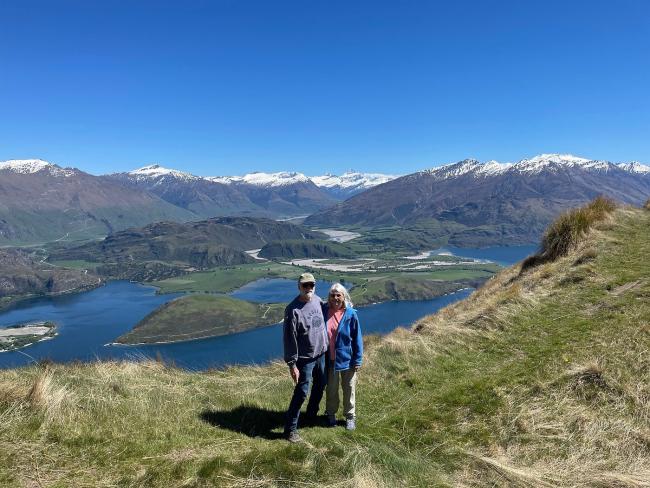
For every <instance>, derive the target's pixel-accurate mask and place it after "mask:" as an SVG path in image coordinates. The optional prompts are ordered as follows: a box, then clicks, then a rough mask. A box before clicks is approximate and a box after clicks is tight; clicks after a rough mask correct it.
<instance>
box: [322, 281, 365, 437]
mask: <svg viewBox="0 0 650 488" xmlns="http://www.w3.org/2000/svg"><path fill="white" fill-rule="evenodd" d="M323 317H324V318H325V321H326V322H327V336H328V339H329V349H328V351H327V366H328V368H327V389H326V390H325V395H326V398H327V399H326V402H325V403H326V408H325V414H326V415H327V422H328V425H329V426H330V427H334V426H335V425H336V412H337V410H338V409H339V383H340V385H341V388H342V389H343V413H344V415H345V428H346V429H347V430H354V429H355V427H356V416H355V409H354V403H355V401H354V400H355V387H356V383H357V371H359V368H360V367H361V362H362V360H363V339H362V337H361V327H360V326H359V318H358V317H357V311H356V310H355V309H353V308H352V301H351V300H350V295H349V294H348V291H347V290H346V289H345V287H344V286H343V285H341V284H339V283H335V284H334V285H332V287H331V288H330V291H329V296H328V299H327V303H326V304H325V305H323Z"/></svg>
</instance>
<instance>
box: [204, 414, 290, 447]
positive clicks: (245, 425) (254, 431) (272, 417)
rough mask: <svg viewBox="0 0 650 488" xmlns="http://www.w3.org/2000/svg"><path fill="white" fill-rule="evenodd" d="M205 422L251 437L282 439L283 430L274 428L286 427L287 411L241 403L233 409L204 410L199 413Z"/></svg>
mask: <svg viewBox="0 0 650 488" xmlns="http://www.w3.org/2000/svg"><path fill="white" fill-rule="evenodd" d="M199 416H200V418H201V420H203V421H204V422H206V423H208V424H210V425H214V426H215V427H221V428H222V429H228V430H232V431H234V432H239V433H241V434H246V435H247V436H249V437H262V438H264V439H269V440H273V439H281V438H282V437H283V435H282V433H281V432H273V430H274V429H277V428H279V427H284V419H285V412H283V411H282V412H279V411H277V410H269V409H267V408H260V407H254V406H249V405H240V406H238V407H236V408H233V409H232V410H223V411H219V410H204V411H203V412H201V414H200V415H199Z"/></svg>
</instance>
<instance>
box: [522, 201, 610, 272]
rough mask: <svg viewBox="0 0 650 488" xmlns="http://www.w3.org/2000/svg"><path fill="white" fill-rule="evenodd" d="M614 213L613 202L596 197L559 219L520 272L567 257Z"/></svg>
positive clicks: (525, 261) (547, 231)
mask: <svg viewBox="0 0 650 488" xmlns="http://www.w3.org/2000/svg"><path fill="white" fill-rule="evenodd" d="M615 209H616V203H615V202H614V201H613V200H611V199H609V198H605V197H597V198H596V199H594V200H592V201H591V202H590V203H588V204H587V205H585V206H583V207H580V208H575V209H572V210H569V211H567V212H565V213H563V214H562V215H560V216H559V217H558V218H557V219H556V220H555V221H554V222H553V223H552V224H551V225H549V227H548V228H547V229H546V232H545V233H544V236H543V237H542V243H541V251H540V252H539V253H538V254H535V255H534V256H531V257H529V258H527V259H526V260H524V262H523V263H522V266H521V270H522V272H523V271H526V270H528V269H530V268H533V267H535V266H538V265H540V264H543V263H546V262H549V261H555V260H556V259H558V258H560V257H562V256H566V255H567V254H568V253H569V251H571V250H572V249H574V248H575V247H576V246H577V245H578V243H579V242H580V241H581V240H582V239H584V237H585V236H586V235H587V233H588V232H589V231H590V230H591V229H592V228H593V227H594V226H595V225H596V224H597V223H599V222H603V221H605V220H606V219H607V218H608V216H609V215H610V214H611V213H612V212H613V211H614V210H615Z"/></svg>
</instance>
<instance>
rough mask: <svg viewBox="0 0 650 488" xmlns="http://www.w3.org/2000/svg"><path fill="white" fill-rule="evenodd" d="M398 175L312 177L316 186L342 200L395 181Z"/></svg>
mask: <svg viewBox="0 0 650 488" xmlns="http://www.w3.org/2000/svg"><path fill="white" fill-rule="evenodd" d="M397 177H398V175H386V174H382V173H359V172H356V171H348V172H345V173H343V174H342V175H341V176H337V175H333V174H329V173H328V174H325V175H322V176H312V177H310V178H311V181H313V182H314V183H315V184H316V186H318V187H320V188H323V189H324V190H325V191H327V192H328V193H329V194H330V195H332V196H333V197H335V198H339V199H341V200H345V199H347V198H350V197H351V196H353V195H356V194H357V193H361V192H362V191H365V190H367V189H369V188H372V187H374V186H377V185H381V184H382V183H386V182H387V181H391V180H394V179H395V178H397Z"/></svg>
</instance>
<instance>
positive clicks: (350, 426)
mask: <svg viewBox="0 0 650 488" xmlns="http://www.w3.org/2000/svg"><path fill="white" fill-rule="evenodd" d="M356 428H357V422H356V420H355V419H347V420H346V421H345V430H354V429H356Z"/></svg>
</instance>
